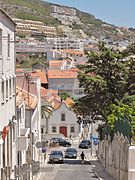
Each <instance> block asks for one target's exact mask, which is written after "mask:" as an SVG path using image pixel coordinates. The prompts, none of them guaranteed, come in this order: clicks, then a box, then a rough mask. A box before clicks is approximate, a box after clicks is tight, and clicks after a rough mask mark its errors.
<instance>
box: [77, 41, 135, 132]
mask: <svg viewBox="0 0 135 180" xmlns="http://www.w3.org/2000/svg"><path fill="white" fill-rule="evenodd" d="M131 49H132V48H131ZM132 52H133V50H132ZM129 54H130V55H131V51H130V53H128V51H126V53H125V52H119V51H118V50H114V49H110V48H107V47H106V46H105V45H104V44H103V43H100V44H99V51H98V52H86V55H87V58H88V61H87V64H86V65H81V66H80V67H79V70H80V71H79V75H78V79H79V82H80V87H83V88H84V89H85V94H86V96H84V97H82V98H81V99H79V100H78V102H77V103H76V104H75V106H74V107H75V110H76V111H78V113H81V114H83V113H86V114H92V115H101V116H102V117H103V119H104V121H105V123H106V125H105V126H104V127H102V126H101V128H106V130H107V131H106V132H107V133H110V134H112V135H113V133H114V132H115V124H116V121H117V120H118V121H120V120H122V121H123V122H124V120H125V117H126V121H127V122H129V126H130V127H131V130H132V133H134V132H135V131H134V126H135V120H134V114H133V112H134V105H133V104H134V103H133V102H134V101H133V99H134V93H135V92H134V91H135V88H134V87H135V77H134V76H135V75H134V74H135V61H134V59H133V58H131V57H129ZM131 104H132V105H131ZM114 107H115V108H114ZM126 108H127V110H129V111H128V113H127V111H126ZM123 110H124V115H123ZM116 112H119V114H118V113H116ZM131 112H132V118H131V116H130V115H131ZM118 117H119V118H118ZM116 129H117V128H116ZM119 130H120V129H119Z"/></svg>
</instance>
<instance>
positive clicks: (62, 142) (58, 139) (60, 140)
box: [51, 137, 71, 147]
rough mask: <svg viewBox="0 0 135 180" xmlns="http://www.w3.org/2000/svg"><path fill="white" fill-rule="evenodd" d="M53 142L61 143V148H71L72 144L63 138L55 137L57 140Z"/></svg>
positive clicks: (54, 139)
mask: <svg viewBox="0 0 135 180" xmlns="http://www.w3.org/2000/svg"><path fill="white" fill-rule="evenodd" d="M51 140H52V141H53V142H55V143H59V146H64V147H66V146H71V143H70V142H69V141H66V140H65V139H63V138H58V137H55V138H52V139H51Z"/></svg>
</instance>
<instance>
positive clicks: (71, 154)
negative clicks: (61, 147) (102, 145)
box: [65, 148, 77, 159]
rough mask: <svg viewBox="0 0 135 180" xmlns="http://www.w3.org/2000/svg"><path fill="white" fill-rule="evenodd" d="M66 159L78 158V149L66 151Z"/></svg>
mask: <svg viewBox="0 0 135 180" xmlns="http://www.w3.org/2000/svg"><path fill="white" fill-rule="evenodd" d="M65 157H66V158H75V159H76V158H77V150H76V148H67V149H66V151H65Z"/></svg>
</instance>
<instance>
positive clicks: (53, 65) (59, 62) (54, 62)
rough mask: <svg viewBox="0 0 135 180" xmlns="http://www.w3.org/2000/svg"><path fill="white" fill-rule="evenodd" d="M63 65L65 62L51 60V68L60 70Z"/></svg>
mask: <svg viewBox="0 0 135 180" xmlns="http://www.w3.org/2000/svg"><path fill="white" fill-rule="evenodd" d="M63 64H64V60H50V61H49V67H50V68H59V67H60V66H61V65H63Z"/></svg>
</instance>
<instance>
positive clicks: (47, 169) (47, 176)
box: [36, 145, 98, 180]
mask: <svg viewBox="0 0 135 180" xmlns="http://www.w3.org/2000/svg"><path fill="white" fill-rule="evenodd" d="M72 147H76V148H77V150H78V157H77V159H68V158H65V159H64V162H63V164H53V165H52V164H48V163H47V164H45V165H44V164H42V165H41V168H40V173H39V175H38V177H37V178H36V180H88V179H89V180H96V179H98V178H97V176H96V174H95V173H94V171H93V168H92V166H91V164H90V162H89V156H90V148H89V149H83V150H82V149H78V145H72ZM53 149H59V150H61V151H63V153H64V151H65V150H66V148H64V147H60V148H53ZM48 151H51V150H50V149H49V150H48ZM82 151H84V153H85V155H86V159H85V162H84V164H81V159H80V154H81V152H82Z"/></svg>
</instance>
